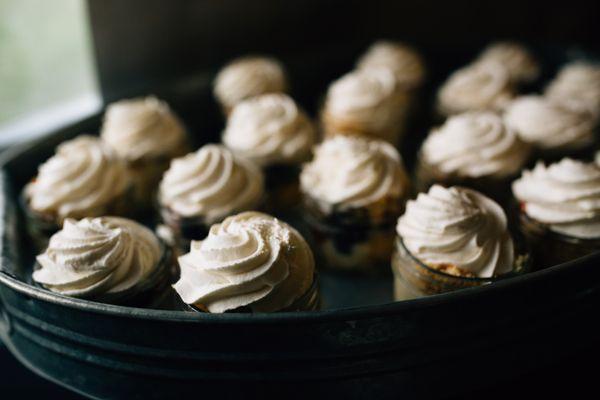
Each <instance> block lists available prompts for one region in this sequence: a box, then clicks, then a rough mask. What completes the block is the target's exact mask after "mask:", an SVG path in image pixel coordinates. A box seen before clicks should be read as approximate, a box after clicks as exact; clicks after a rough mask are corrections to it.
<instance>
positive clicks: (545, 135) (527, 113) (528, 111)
mask: <svg viewBox="0 0 600 400" xmlns="http://www.w3.org/2000/svg"><path fill="white" fill-rule="evenodd" d="M504 118H505V122H506V124H507V125H508V126H509V127H510V128H512V129H514V130H515V132H516V133H517V134H518V135H519V137H520V138H521V139H522V140H523V141H524V142H528V143H532V144H534V145H536V146H538V147H541V148H543V149H576V148H581V147H585V146H586V145H588V144H590V143H591V142H592V141H593V140H594V131H593V128H594V119H593V118H592V116H591V115H590V114H587V113H582V112H579V111H576V110H573V109H569V108H566V107H564V106H562V105H561V104H559V103H557V102H555V101H553V100H550V99H547V98H544V97H541V96H522V97H519V98H517V99H516V100H515V101H513V102H512V103H511V104H510V105H509V106H508V107H507V109H506V113H505V115H504Z"/></svg>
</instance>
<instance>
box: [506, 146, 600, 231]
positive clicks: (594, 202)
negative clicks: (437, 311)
mask: <svg viewBox="0 0 600 400" xmlns="http://www.w3.org/2000/svg"><path fill="white" fill-rule="evenodd" d="M513 193H514V195H515V197H516V198H517V199H518V200H519V201H520V202H521V203H522V209H523V210H524V212H525V213H526V214H527V215H528V216H529V217H530V218H531V219H533V220H535V221H538V222H540V223H542V224H544V225H547V226H548V227H549V229H550V230H552V231H554V232H558V233H562V234H565V235H568V236H572V237H576V238H581V239H598V238H600V166H599V165H598V164H596V163H594V162H590V163H584V162H581V161H576V160H572V159H570V158H564V159H563V160H561V161H560V162H558V163H554V164H551V165H549V166H546V165H544V163H542V162H539V163H538V164H537V165H536V166H535V168H534V169H533V170H527V171H523V175H522V176H521V178H520V179H518V180H516V181H515V182H514V183H513Z"/></svg>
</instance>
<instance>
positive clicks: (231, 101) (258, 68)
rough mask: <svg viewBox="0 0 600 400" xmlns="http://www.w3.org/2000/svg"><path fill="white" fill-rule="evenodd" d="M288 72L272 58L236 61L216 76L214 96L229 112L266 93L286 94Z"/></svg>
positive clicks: (243, 58) (252, 57) (253, 57)
mask: <svg viewBox="0 0 600 400" xmlns="http://www.w3.org/2000/svg"><path fill="white" fill-rule="evenodd" d="M287 86H288V85H287V78H286V74H285V70H284V68H283V66H282V65H281V63H279V61H277V60H275V59H273V58H270V57H260V56H246V57H241V58H238V59H236V60H233V61H232V62H230V63H229V64H227V65H226V66H225V67H224V68H223V69H222V70H221V71H220V72H219V74H218V75H217V77H216V79H215V83H214V94H215V97H216V98H217V100H219V102H220V103H221V104H223V105H224V106H225V107H226V108H228V109H231V108H233V107H234V106H235V105H236V104H237V103H239V102H240V101H242V100H246V99H248V98H250V97H254V96H258V95H261V94H265V93H279V92H285V91H287Z"/></svg>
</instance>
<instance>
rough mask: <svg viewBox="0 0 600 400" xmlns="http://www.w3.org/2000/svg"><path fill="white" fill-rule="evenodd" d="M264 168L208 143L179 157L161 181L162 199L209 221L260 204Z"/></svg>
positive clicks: (185, 214) (175, 208) (183, 213)
mask: <svg viewBox="0 0 600 400" xmlns="http://www.w3.org/2000/svg"><path fill="white" fill-rule="evenodd" d="M263 182H264V179H263V175H262V171H261V170H260V168H258V167H257V166H256V165H255V164H254V163H252V162H251V161H249V160H246V159H244V158H242V157H237V156H235V155H233V154H232V152H231V151H230V150H229V149H227V148H226V147H225V146H222V145H215V144H208V145H206V146H204V147H202V148H200V149H199V150H198V151H196V152H194V153H190V154H188V155H186V156H185V157H181V158H178V159H175V160H173V161H172V162H171V167H170V168H169V170H168V171H167V172H166V173H165V175H164V177H163V180H162V181H161V183H160V191H159V198H160V202H161V205H162V206H163V207H168V208H169V209H170V210H172V211H174V212H175V213H177V214H178V215H181V216H183V217H201V218H202V219H203V221H204V222H205V223H207V224H212V223H214V222H217V221H220V220H222V219H223V218H224V217H226V216H228V215H230V214H234V213H236V212H240V211H245V210H250V209H252V208H254V207H256V206H257V205H258V204H259V203H260V201H261V199H262V197H263V195H264V183H263Z"/></svg>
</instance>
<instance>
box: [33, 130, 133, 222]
mask: <svg viewBox="0 0 600 400" xmlns="http://www.w3.org/2000/svg"><path fill="white" fill-rule="evenodd" d="M130 187H131V179H130V177H129V175H128V174H127V171H126V168H125V165H124V163H123V162H122V161H120V160H119V159H118V158H117V156H116V154H114V153H113V152H112V151H111V149H110V148H108V147H107V146H105V145H104V144H103V143H102V142H101V141H100V140H99V139H98V138H97V137H94V136H89V135H81V136H78V137H77V138H75V139H72V140H69V141H67V142H64V143H62V144H61V145H59V146H58V147H57V149H56V154H54V156H52V157H51V158H50V159H48V160H47V161H46V162H44V163H43V164H42V165H41V166H40V167H39V170H38V175H37V177H36V179H35V180H34V181H33V182H31V183H30V184H28V185H27V187H26V188H25V194H26V197H27V199H28V202H29V206H30V207H31V209H32V210H34V211H36V212H40V213H50V214H52V215H56V217H57V220H58V221H62V220H63V219H64V218H66V217H75V218H81V217H85V216H88V217H95V216H99V215H102V214H103V213H105V211H106V209H107V207H109V206H110V204H111V202H113V201H115V200H116V199H117V198H118V197H120V196H122V195H123V194H124V192H125V191H126V190H128V188H130Z"/></svg>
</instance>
